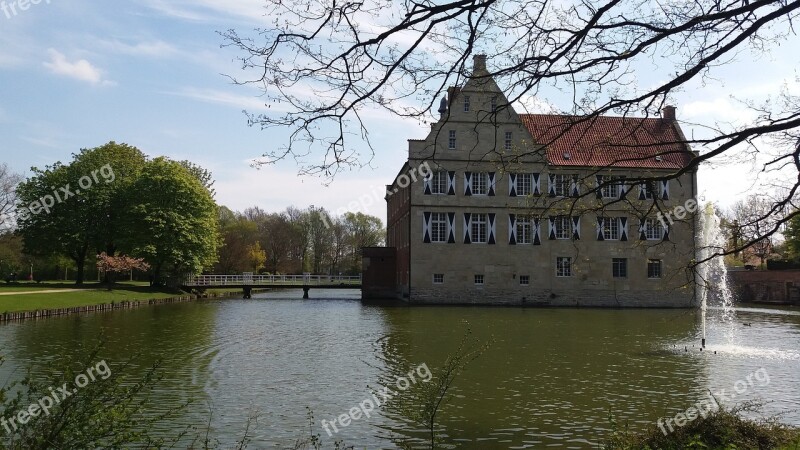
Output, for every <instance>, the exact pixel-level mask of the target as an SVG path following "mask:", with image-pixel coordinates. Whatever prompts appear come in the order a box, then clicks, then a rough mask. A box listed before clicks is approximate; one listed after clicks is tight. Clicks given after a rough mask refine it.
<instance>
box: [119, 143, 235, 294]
mask: <svg viewBox="0 0 800 450" xmlns="http://www.w3.org/2000/svg"><path fill="white" fill-rule="evenodd" d="M126 201H127V204H128V205H129V206H128V208H127V209H126V214H125V221H126V223H127V224H129V228H128V234H127V238H126V239H125V240H124V242H125V245H126V248H130V249H131V250H130V254H131V255H134V256H139V257H142V258H144V259H145V261H147V262H148V263H149V264H150V266H151V267H152V270H153V276H154V278H155V279H156V282H159V283H160V282H161V280H162V277H163V276H164V275H169V276H172V277H173V278H175V277H181V276H184V275H186V274H189V273H199V272H201V271H202V270H203V268H204V267H210V266H211V265H213V264H214V262H215V261H216V258H217V249H218V247H219V245H220V236H219V228H218V223H217V220H218V212H217V205H216V203H215V202H214V199H213V198H212V197H211V193H210V192H209V191H208V189H206V187H205V186H203V184H202V183H201V182H200V181H199V180H198V179H197V178H196V177H195V176H194V175H193V174H192V173H191V172H190V171H189V170H187V169H186V167H184V166H183V165H182V164H180V163H178V162H175V161H171V160H169V159H167V158H163V157H160V158H156V159H154V160H152V161H149V162H148V163H147V164H145V166H144V168H143V169H142V172H141V175H140V176H139V177H138V178H137V180H136V181H135V182H134V183H133V184H132V186H131V189H130V191H129V192H128V198H127V199H126Z"/></svg>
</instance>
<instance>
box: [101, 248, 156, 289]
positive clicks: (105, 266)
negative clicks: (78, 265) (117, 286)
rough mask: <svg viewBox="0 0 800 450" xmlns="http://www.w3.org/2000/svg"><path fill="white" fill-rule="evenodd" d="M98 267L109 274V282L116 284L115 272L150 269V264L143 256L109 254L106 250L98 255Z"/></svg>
mask: <svg viewBox="0 0 800 450" xmlns="http://www.w3.org/2000/svg"><path fill="white" fill-rule="evenodd" d="M97 269H98V270H101V271H103V272H106V273H107V274H109V278H108V284H109V286H111V285H112V284H114V277H113V274H116V273H125V272H130V271H131V270H142V271H144V270H148V269H150V264H147V263H146V262H144V259H142V258H133V257H130V256H125V255H119V256H108V255H107V254H106V252H103V253H100V254H99V255H97Z"/></svg>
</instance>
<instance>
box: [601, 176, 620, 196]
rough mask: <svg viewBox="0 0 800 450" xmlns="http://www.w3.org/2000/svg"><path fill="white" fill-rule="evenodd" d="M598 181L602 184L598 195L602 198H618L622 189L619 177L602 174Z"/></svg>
mask: <svg viewBox="0 0 800 450" xmlns="http://www.w3.org/2000/svg"><path fill="white" fill-rule="evenodd" d="M600 182H601V183H602V184H603V185H604V186H603V187H602V188H600V195H601V196H602V197H603V198H619V196H620V193H621V191H622V180H621V179H620V178H619V177H609V176H604V177H602V178H601V180H600ZM606 183H609V184H606Z"/></svg>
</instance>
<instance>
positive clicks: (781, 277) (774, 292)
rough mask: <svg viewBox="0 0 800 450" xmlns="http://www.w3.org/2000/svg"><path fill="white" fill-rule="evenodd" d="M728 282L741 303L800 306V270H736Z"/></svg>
mask: <svg viewBox="0 0 800 450" xmlns="http://www.w3.org/2000/svg"><path fill="white" fill-rule="evenodd" d="M728 280H729V281H730V283H731V285H732V287H733V289H734V292H735V294H736V299H737V300H738V301H740V302H753V303H778V304H792V305H800V270H736V271H730V272H728Z"/></svg>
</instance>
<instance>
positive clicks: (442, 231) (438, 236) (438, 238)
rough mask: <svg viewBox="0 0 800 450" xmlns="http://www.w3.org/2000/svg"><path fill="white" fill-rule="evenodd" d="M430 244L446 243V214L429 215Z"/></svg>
mask: <svg viewBox="0 0 800 450" xmlns="http://www.w3.org/2000/svg"><path fill="white" fill-rule="evenodd" d="M431 242H447V213H441V212H438V213H437V212H435V213H431Z"/></svg>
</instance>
